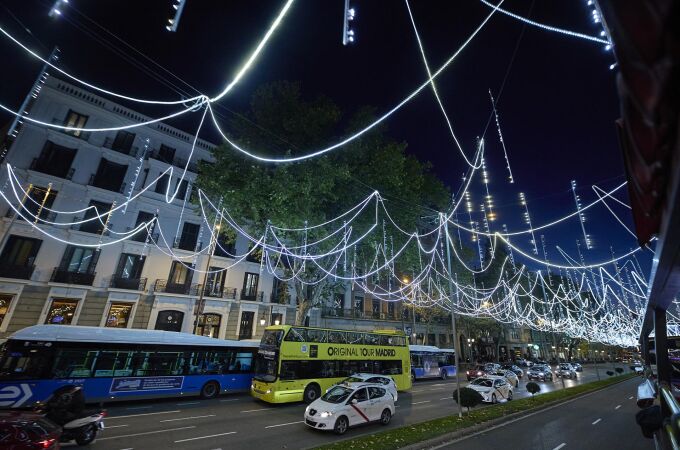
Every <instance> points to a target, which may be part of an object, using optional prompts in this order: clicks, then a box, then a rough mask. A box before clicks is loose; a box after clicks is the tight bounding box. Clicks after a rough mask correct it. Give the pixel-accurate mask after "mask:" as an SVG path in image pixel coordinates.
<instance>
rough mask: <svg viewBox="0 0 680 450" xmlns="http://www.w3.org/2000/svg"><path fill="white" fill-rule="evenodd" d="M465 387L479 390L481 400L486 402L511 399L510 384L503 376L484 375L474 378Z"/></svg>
mask: <svg viewBox="0 0 680 450" xmlns="http://www.w3.org/2000/svg"><path fill="white" fill-rule="evenodd" d="M467 387H469V388H470V389H474V390H475V391H477V392H479V393H480V394H481V395H482V400H483V401H485V402H488V403H498V402H499V401H501V400H512V386H511V385H510V383H508V380H507V379H506V378H505V377H503V376H497V375H485V376H483V377H479V378H475V379H474V380H472V382H471V383H470V384H468V385H467Z"/></svg>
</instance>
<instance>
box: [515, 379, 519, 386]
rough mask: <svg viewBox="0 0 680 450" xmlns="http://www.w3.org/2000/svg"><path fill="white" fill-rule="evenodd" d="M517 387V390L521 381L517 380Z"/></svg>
mask: <svg viewBox="0 0 680 450" xmlns="http://www.w3.org/2000/svg"><path fill="white" fill-rule="evenodd" d="M515 387H516V388H518V387H519V380H517V382H516V383H515Z"/></svg>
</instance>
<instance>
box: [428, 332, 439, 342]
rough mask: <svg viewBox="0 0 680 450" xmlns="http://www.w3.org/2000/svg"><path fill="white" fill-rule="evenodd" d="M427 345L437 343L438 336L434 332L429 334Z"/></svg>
mask: <svg viewBox="0 0 680 450" xmlns="http://www.w3.org/2000/svg"><path fill="white" fill-rule="evenodd" d="M427 345H437V341H436V337H435V335H434V333H428V335H427Z"/></svg>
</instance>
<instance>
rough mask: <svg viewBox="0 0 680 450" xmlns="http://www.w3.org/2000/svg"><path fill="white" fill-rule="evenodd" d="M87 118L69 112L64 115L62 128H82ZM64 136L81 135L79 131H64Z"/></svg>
mask: <svg viewBox="0 0 680 450" xmlns="http://www.w3.org/2000/svg"><path fill="white" fill-rule="evenodd" d="M87 119H88V117H87V116H85V115H83V114H80V113H77V112H75V111H73V110H70V111H69V112H68V114H67V115H66V120H64V126H66V127H73V128H84V127H85V124H86V123H87ZM65 132H66V134H70V135H71V136H76V137H80V136H81V135H82V134H83V131H81V130H65Z"/></svg>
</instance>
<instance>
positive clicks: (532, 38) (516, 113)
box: [0, 0, 651, 269]
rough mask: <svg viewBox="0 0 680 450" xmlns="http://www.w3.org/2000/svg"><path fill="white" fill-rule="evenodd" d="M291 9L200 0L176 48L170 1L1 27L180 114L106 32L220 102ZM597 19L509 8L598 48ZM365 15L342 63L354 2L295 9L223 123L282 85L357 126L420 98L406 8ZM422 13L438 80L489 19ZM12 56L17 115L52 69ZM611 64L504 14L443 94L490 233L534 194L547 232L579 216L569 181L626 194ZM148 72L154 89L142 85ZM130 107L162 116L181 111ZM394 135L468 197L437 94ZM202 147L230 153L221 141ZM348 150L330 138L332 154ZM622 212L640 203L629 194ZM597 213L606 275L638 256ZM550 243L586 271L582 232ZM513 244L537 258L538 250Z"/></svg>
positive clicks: (576, 11) (593, 221)
mask: <svg viewBox="0 0 680 450" xmlns="http://www.w3.org/2000/svg"><path fill="white" fill-rule="evenodd" d="M283 3H284V2H283V1H282V0H277V1H264V0H250V1H235V0H234V1H229V2H208V1H205V0H188V1H187V5H186V7H185V10H184V14H183V16H182V19H181V22H180V26H179V31H178V32H177V33H169V32H167V31H166V30H165V24H166V21H167V19H168V18H169V17H171V15H172V13H173V10H172V8H171V5H172V1H171V0H145V1H144V2H139V1H123V0H116V1H113V0H97V1H85V0H71V5H72V6H71V7H70V8H67V9H66V10H65V14H64V16H63V17H61V18H59V19H57V20H52V19H50V18H49V17H48V16H47V13H48V11H49V9H50V7H51V6H52V2H50V1H43V0H0V24H2V26H3V27H5V28H6V29H8V30H9V31H10V32H12V33H13V34H14V35H15V36H17V37H19V38H20V39H22V40H23V41H24V42H26V43H28V44H29V45H30V46H31V47H32V48H34V49H35V50H37V51H39V52H40V53H41V54H43V55H46V54H48V53H49V51H50V49H51V48H52V46H53V45H58V46H59V47H60V48H61V50H62V58H61V63H62V67H64V68H66V70H68V71H70V72H71V73H73V74H75V75H77V76H79V77H81V78H83V79H85V80H87V81H90V82H93V83H95V84H98V85H100V86H101V87H104V88H108V89H111V90H114V91H117V92H121V93H125V94H129V95H132V96H138V97H143V98H160V99H167V100H174V99H177V98H178V96H179V95H180V93H178V91H181V93H182V94H187V95H195V92H196V91H195V90H193V89H192V88H190V87H188V86H187V85H186V84H184V83H183V82H182V81H180V80H178V79H177V78H174V77H173V76H172V75H170V74H169V73H168V72H165V71H164V70H163V69H160V68H159V67H158V66H156V65H154V64H153V63H152V62H150V61H149V60H147V59H145V58H144V57H143V56H141V54H139V53H136V51H135V50H133V49H131V48H130V47H127V46H125V44H123V43H122V42H121V41H118V40H117V39H116V38H115V37H113V36H112V35H111V34H108V33H107V32H106V31H105V30H104V29H103V28H100V27H99V26H101V27H104V28H105V29H107V30H109V31H110V32H111V33H113V34H115V35H116V36H117V37H119V38H121V39H123V40H125V41H126V42H128V43H129V44H130V45H131V46H132V47H134V49H136V50H138V51H139V52H141V53H143V54H145V55H147V56H148V57H149V58H151V59H152V60H154V61H155V62H157V63H158V64H160V65H162V66H164V67H165V68H167V69H168V70H169V71H170V72H172V73H173V74H175V75H176V76H177V77H179V78H181V79H182V80H185V81H186V82H187V83H188V84H190V85H191V86H193V87H195V88H196V89H198V90H200V91H202V92H204V93H206V94H208V95H214V94H216V93H217V92H219V91H221V90H222V88H223V87H224V85H225V84H226V83H227V82H228V81H230V80H231V77H232V76H233V74H235V73H236V70H237V68H238V67H239V66H240V64H241V63H242V62H243V61H245V59H246V57H247V56H248V55H249V53H250V51H251V50H252V49H253V48H254V47H255V45H256V44H257V42H258V41H259V39H260V38H261V36H262V35H263V34H264V32H265V30H266V29H267V28H268V26H269V24H270V23H271V21H272V20H273V18H274V17H275V16H276V15H277V14H278V11H279V10H280V8H281V7H282V6H283ZM585 3H586V2H585V1H583V2H580V1H572V2H554V1H553V2H540V1H538V2H536V1H531V0H507V1H506V2H505V3H504V4H503V7H504V8H506V9H509V10H511V11H513V12H516V13H518V14H521V15H529V16H530V17H531V18H532V19H533V20H536V21H539V22H544V23H547V24H550V25H554V26H558V27H563V28H567V29H570V30H575V31H579V32H582V33H586V34H590V35H598V34H599V32H600V30H601V28H599V27H598V25H597V24H594V23H592V20H591V19H590V13H589V11H588V9H587V7H586V5H585ZM141 5H144V6H143V7H142V6H141ZM352 6H354V8H355V9H356V11H357V20H356V21H355V24H354V28H355V30H356V34H357V42H356V43H355V44H354V45H352V46H349V47H343V46H342V44H341V32H342V10H343V1H342V0H324V1H318V0H317V1H312V0H299V1H298V2H296V3H295V4H294V6H293V8H292V10H291V11H290V12H289V14H288V15H287V17H286V18H285V19H284V22H283V24H282V26H281V27H280V29H279V30H278V31H277V33H276V35H275V36H274V37H273V39H272V40H271V42H270V44H269V46H268V47H267V49H266V51H265V52H264V53H262V55H261V56H260V59H259V60H258V61H257V63H256V65H255V67H254V69H253V70H251V71H250V72H249V73H248V74H247V75H246V77H245V78H244V79H243V81H242V82H241V83H240V84H239V85H238V86H237V88H236V89H235V90H234V91H232V93H231V94H229V96H228V97H227V98H225V99H224V100H223V101H221V102H220V104H221V106H220V107H219V108H218V109H217V112H218V113H219V114H220V115H221V116H223V117H225V118H228V117H229V116H230V115H231V114H233V111H236V112H243V111H244V110H245V109H246V108H247V105H248V101H249V98H250V95H251V94H252V92H253V91H254V89H255V88H256V87H257V86H258V85H260V84H262V83H264V82H268V81H274V80H290V81H301V82H302V86H303V92H304V93H305V95H308V96H309V97H313V96H315V95H317V94H325V95H327V96H329V97H330V98H332V99H334V100H335V101H336V102H337V103H338V104H339V105H340V106H341V107H342V109H343V110H345V111H347V116H349V115H351V112H352V111H354V110H356V109H358V108H359V107H361V106H363V105H372V106H374V107H376V110H377V111H378V112H379V113H382V112H384V111H386V110H388V109H390V108H391V107H393V106H394V105H395V104H396V103H398V102H399V101H401V100H402V99H403V98H404V97H405V96H407V95H408V94H410V93H411V92H412V91H413V90H414V89H415V88H416V87H417V86H419V85H420V84H421V83H422V82H423V81H424V80H425V77H426V73H425V69H424V67H423V64H422V61H421V57H420V53H419V51H418V47H417V43H416V40H415V37H414V34H413V30H412V28H411V25H410V21H409V18H408V13H407V10H406V7H405V4H404V3H403V2H402V1H399V0H370V1H369V0H355V1H353V2H352ZM411 6H412V8H413V12H414V15H415V19H416V23H417V24H418V27H419V31H420V34H421V38H422V40H423V43H424V46H425V50H426V52H427V55H428V59H429V62H430V66H431V68H432V69H433V71H434V70H435V69H436V68H438V67H439V66H440V65H441V64H442V63H443V62H444V61H445V60H446V59H447V58H448V57H449V56H450V55H451V54H453V53H454V52H455V51H456V50H457V49H458V47H459V46H460V45H461V43H462V42H463V41H464V40H465V39H466V38H467V37H468V36H469V35H470V33H471V32H472V31H473V30H474V29H475V28H476V27H477V26H478V25H479V24H480V23H481V21H482V20H483V18H484V17H485V16H486V15H487V14H488V13H489V12H490V9H489V8H488V7H487V6H485V5H483V4H482V3H480V2H479V1H478V0H457V1H435V0H429V1H424V0H413V1H412V4H411ZM76 8H77V9H76ZM19 21H20V22H21V23H23V24H24V25H25V26H26V27H28V28H29V29H30V30H31V32H32V35H31V34H28V33H27V32H26V31H25V29H24V28H23V26H22V25H20V23H19ZM114 46H115V50H112V47H114ZM515 50H516V52H515ZM0 52H1V53H2V55H3V58H2V59H3V62H4V69H5V70H4V71H3V72H2V74H1V75H0V77H1V78H0V80H1V81H0V86H1V87H2V89H0V102H2V103H3V104H6V105H8V106H11V107H14V108H18V106H19V104H20V103H21V101H22V99H23V97H24V95H25V94H26V92H27V90H28V89H29V87H30V85H31V84H32V82H33V80H34V78H35V76H36V74H37V73H38V71H39V70H40V63H39V62H36V61H35V60H33V59H31V58H30V57H29V56H28V55H26V54H25V53H24V52H23V51H22V50H20V49H17V48H16V47H14V46H12V45H11V43H10V42H9V41H8V40H7V39H0ZM513 55H514V57H513ZM613 62H614V57H613V54H612V53H611V52H608V51H606V50H605V49H604V48H603V46H602V45H600V44H597V43H593V42H589V41H584V40H580V39H575V38H572V37H567V36H564V35H560V34H555V33H551V32H547V31H544V30H540V29H537V28H533V27H530V26H526V27H525V26H524V25H523V24H522V23H521V22H518V21H516V20H514V19H512V18H509V17H507V16H504V15H501V14H500V13H499V14H497V15H496V16H495V17H493V18H492V19H491V20H490V21H489V23H488V24H487V25H486V27H485V28H484V29H483V30H482V32H481V33H480V34H479V35H478V36H477V37H476V38H475V39H474V40H473V41H472V43H471V44H470V45H469V46H468V47H467V48H466V49H465V50H464V51H463V52H462V53H461V54H460V56H459V57H458V59H457V60H456V61H455V62H454V63H453V64H452V65H451V66H450V67H449V68H448V69H447V70H446V71H445V72H444V73H443V74H442V76H441V77H439V78H438V79H437V84H438V89H439V92H440V95H441V97H442V100H443V102H444V105H445V107H446V109H447V112H448V113H449V116H450V118H451V119H452V122H453V125H454V129H455V131H456V133H457V136H458V138H459V140H460V141H461V143H462V144H463V146H464V148H465V149H466V151H467V154H468V155H472V152H473V151H474V146H475V141H476V138H477V137H478V136H485V141H486V143H487V146H486V150H487V152H486V153H487V156H486V159H487V165H488V167H489V173H490V179H491V184H490V189H491V190H492V193H493V194H494V197H495V199H496V201H495V203H496V205H497V213H498V221H496V222H495V223H493V224H492V227H493V230H500V225H501V224H502V223H507V224H508V227H509V228H510V229H511V230H518V229H521V228H522V227H523V226H524V225H523V223H522V219H521V214H522V212H523V210H522V209H521V207H520V206H519V204H518V197H517V194H518V192H520V191H523V192H525V193H526V196H527V198H528V201H529V206H530V208H531V214H532V221H533V224H534V226H536V225H540V224H542V223H544V222H547V221H551V220H555V219H557V218H559V217H562V216H564V215H566V214H569V213H571V212H573V211H574V201H573V197H572V194H571V190H570V181H571V180H572V179H574V180H576V182H577V183H578V186H579V188H580V189H579V194H580V195H581V197H582V199H583V203H588V202H589V201H591V200H593V199H595V198H596V197H595V194H594V193H593V191H592V189H591V188H590V186H591V185H592V184H598V186H600V187H602V188H603V189H610V188H612V187H614V186H616V185H618V184H620V183H622V182H623V181H624V180H625V175H624V168H623V161H622V157H621V151H620V149H619V145H618V142H617V137H616V131H615V127H614V120H615V119H616V118H618V117H619V109H618V98H617V95H616V89H615V71H610V70H609V65H610V64H612V63H613ZM140 66H143V67H144V68H146V70H148V69H150V70H152V71H154V72H156V74H155V75H150V74H148V73H145V70H142V69H140ZM506 75H507V77H506ZM504 79H505V83H504V84H503V80H504ZM173 85H174V86H173ZM501 86H503V90H502V91H500V89H501ZM489 89H491V90H492V91H493V93H494V95H495V96H496V98H497V99H498V111H499V114H500V120H501V126H502V129H503V134H504V139H505V142H506V146H507V150H508V153H509V156H510V163H511V166H512V171H513V175H514V178H515V184H509V183H508V182H507V171H506V169H505V162H504V159H503V153H502V148H501V146H500V143H499V140H498V134H497V131H496V125H495V122H493V121H491V122H489V118H490V117H491V116H490V114H491V107H490V100H489V97H488V90H489ZM499 91H500V94H499ZM127 106H129V107H131V108H134V109H136V110H138V111H142V112H144V113H146V114H148V115H152V116H156V115H160V114H162V113H167V111H168V109H162V110H161V109H155V108H144V107H143V106H141V105H138V104H137V105H135V104H129V105H127ZM9 120H11V118H10V117H9V116H8V115H2V116H0V122H2V123H4V122H6V121H9ZM197 120H198V117H197V115H193V116H191V117H188V118H187V119H182V120H180V121H178V122H176V123H175V125H177V126H179V127H181V128H184V129H186V130H187V131H189V132H193V131H194V130H195V125H196V123H197ZM387 125H388V127H389V134H390V135H391V136H393V137H394V138H395V139H399V140H404V141H406V142H408V144H409V148H408V151H409V152H411V153H413V154H415V155H416V156H418V157H419V158H420V159H422V160H429V161H431V162H432V163H433V165H434V168H435V172H436V174H437V175H438V176H439V177H440V178H441V179H442V180H444V181H445V183H446V184H448V185H449V186H450V187H451V189H452V191H453V192H456V191H457V190H458V188H459V186H460V182H461V176H462V174H463V173H464V172H465V171H466V165H465V163H464V161H463V159H462V157H461V156H460V154H459V153H458V150H457V149H456V148H455V146H454V145H453V142H452V139H451V136H450V135H449V132H448V129H447V127H446V124H445V121H444V119H443V117H442V115H441V112H440V111H439V109H438V106H437V104H436V102H435V99H434V97H433V95H432V92H431V90H429V89H428V90H424V91H423V92H422V93H421V94H420V95H419V96H418V97H416V98H415V99H414V100H413V101H411V102H410V103H409V104H407V106H406V107H405V108H404V109H402V110H401V111H400V112H398V113H397V114H396V115H394V116H393V117H392V118H391V119H390V120H389V121H388V123H387ZM487 125H488V126H487ZM202 137H204V138H206V139H208V140H211V141H213V142H216V143H219V140H218V138H217V136H216V134H215V133H214V132H212V130H210V127H208V128H206V131H205V133H204V134H202ZM339 137H340V135H336V136H329V138H328V142H329V143H333V142H335V141H336V140H337V139H338V138H339ZM340 151H342V150H340ZM473 186H474V187H473V189H472V191H473V199H474V200H475V204H476V208H475V209H476V210H477V211H478V206H479V204H480V203H481V201H482V196H483V188H482V184H481V182H480V181H479V180H477V181H476V182H474V185H473ZM386 194H387V195H389V193H386ZM619 198H620V199H623V200H627V197H626V195H625V193H623V195H619ZM612 208H614V211H616V212H617V213H618V214H619V215H620V217H621V218H622V220H623V221H624V223H626V224H627V225H628V226H630V227H632V222H631V217H630V213H629V211H627V210H626V209H625V208H622V207H621V206H620V205H618V206H615V203H612ZM591 211H592V212H590V211H589V212H588V213H587V221H586V227H587V229H588V232H589V234H591V235H592V237H593V240H594V243H595V248H594V249H593V250H590V251H587V252H586V253H585V258H586V260H587V261H589V262H595V261H600V260H603V259H608V258H609V257H610V251H609V246H610V245H612V246H613V247H614V250H615V251H616V252H617V253H618V254H621V253H623V252H626V251H628V250H629V249H630V248H633V247H635V246H636V241H635V239H634V238H633V237H632V236H631V235H630V234H628V233H627V232H626V231H625V230H623V228H622V227H621V226H620V225H619V224H618V223H617V222H616V220H615V219H614V218H613V216H612V215H611V214H610V213H609V212H608V211H607V210H606V209H605V208H602V207H600V208H598V209H597V210H591ZM476 220H479V216H478V217H477V219H476ZM480 222H481V220H480ZM545 235H546V239H547V242H548V246H549V249H548V252H549V256H550V258H551V260H553V261H554V262H558V261H559V262H564V261H563V260H562V259H561V258H559V255H558V252H557V251H556V250H555V245H559V246H560V247H561V248H563V249H564V250H565V251H567V252H569V253H571V254H572V256H576V252H575V248H576V245H575V240H576V239H579V238H581V239H582V236H581V229H580V226H579V224H578V221H575V220H571V221H570V222H569V223H568V224H566V225H563V226H558V227H553V228H551V229H549V230H546V231H545ZM536 238H537V239H539V235H537V236H536ZM468 239H469V237H468ZM514 243H515V244H517V245H520V246H522V247H523V248H524V249H525V250H526V251H530V247H529V244H528V237H527V236H523V237H519V238H517V239H515V240H514ZM650 256H651V253H650V252H648V251H647V252H646V254H645V253H642V254H641V256H640V257H639V261H640V263H642V264H643V267H645V269H646V267H648V263H647V261H648V260H649V259H650Z"/></svg>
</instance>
